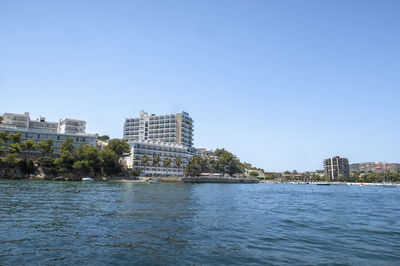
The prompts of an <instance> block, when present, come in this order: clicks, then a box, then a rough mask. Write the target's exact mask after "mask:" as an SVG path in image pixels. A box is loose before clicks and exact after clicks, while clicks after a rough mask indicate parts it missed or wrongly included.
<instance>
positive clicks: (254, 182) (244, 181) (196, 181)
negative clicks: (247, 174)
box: [182, 177, 260, 184]
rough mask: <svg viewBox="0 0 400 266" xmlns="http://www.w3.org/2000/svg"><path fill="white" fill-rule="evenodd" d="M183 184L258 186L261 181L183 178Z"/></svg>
mask: <svg viewBox="0 0 400 266" xmlns="http://www.w3.org/2000/svg"><path fill="white" fill-rule="evenodd" d="M182 182H183V183H198V184H200V183H224V184H256V183H259V182H260V181H259V180H258V179H252V178H230V177H183V178H182Z"/></svg>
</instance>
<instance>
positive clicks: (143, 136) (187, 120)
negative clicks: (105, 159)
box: [123, 111, 193, 147]
mask: <svg viewBox="0 0 400 266" xmlns="http://www.w3.org/2000/svg"><path fill="white" fill-rule="evenodd" d="M123 136H124V139H125V140H127V141H132V140H153V141H162V142H166V143H174V144H178V145H182V146H185V147H192V146H193V119H192V118H191V117H190V116H189V114H188V113H186V112H182V113H177V114H167V115H155V114H151V115H149V114H148V113H146V112H145V111H141V112H140V113H139V117H136V118H127V119H126V120H125V123H124V134H123Z"/></svg>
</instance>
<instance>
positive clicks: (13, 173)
mask: <svg viewBox="0 0 400 266" xmlns="http://www.w3.org/2000/svg"><path fill="white" fill-rule="evenodd" d="M87 176H88V175H86V174H82V173H79V172H66V173H62V174H51V173H46V172H45V171H43V170H41V169H39V170H37V171H35V173H32V174H25V173H23V172H22V171H21V170H20V169H18V168H0V179H2V180H50V181H82V178H84V177H87ZM90 177H91V178H93V179H94V180H96V181H113V180H136V179H137V177H133V176H129V175H120V176H103V175H96V176H90Z"/></svg>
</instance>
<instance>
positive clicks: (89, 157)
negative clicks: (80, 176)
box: [84, 145, 101, 173]
mask: <svg viewBox="0 0 400 266" xmlns="http://www.w3.org/2000/svg"><path fill="white" fill-rule="evenodd" d="M84 158H85V161H87V163H88V166H89V168H90V169H91V170H92V171H93V172H95V173H96V172H98V171H99V170H100V168H101V158H100V155H99V150H98V149H97V148H96V147H93V146H91V145H86V146H85V148H84Z"/></svg>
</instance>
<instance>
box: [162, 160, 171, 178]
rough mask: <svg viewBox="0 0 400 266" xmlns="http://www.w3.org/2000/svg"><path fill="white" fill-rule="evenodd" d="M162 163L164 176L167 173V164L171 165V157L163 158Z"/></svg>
mask: <svg viewBox="0 0 400 266" xmlns="http://www.w3.org/2000/svg"><path fill="white" fill-rule="evenodd" d="M163 165H164V167H165V176H167V174H168V166H170V165H171V159H170V158H165V159H164V160H163Z"/></svg>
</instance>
